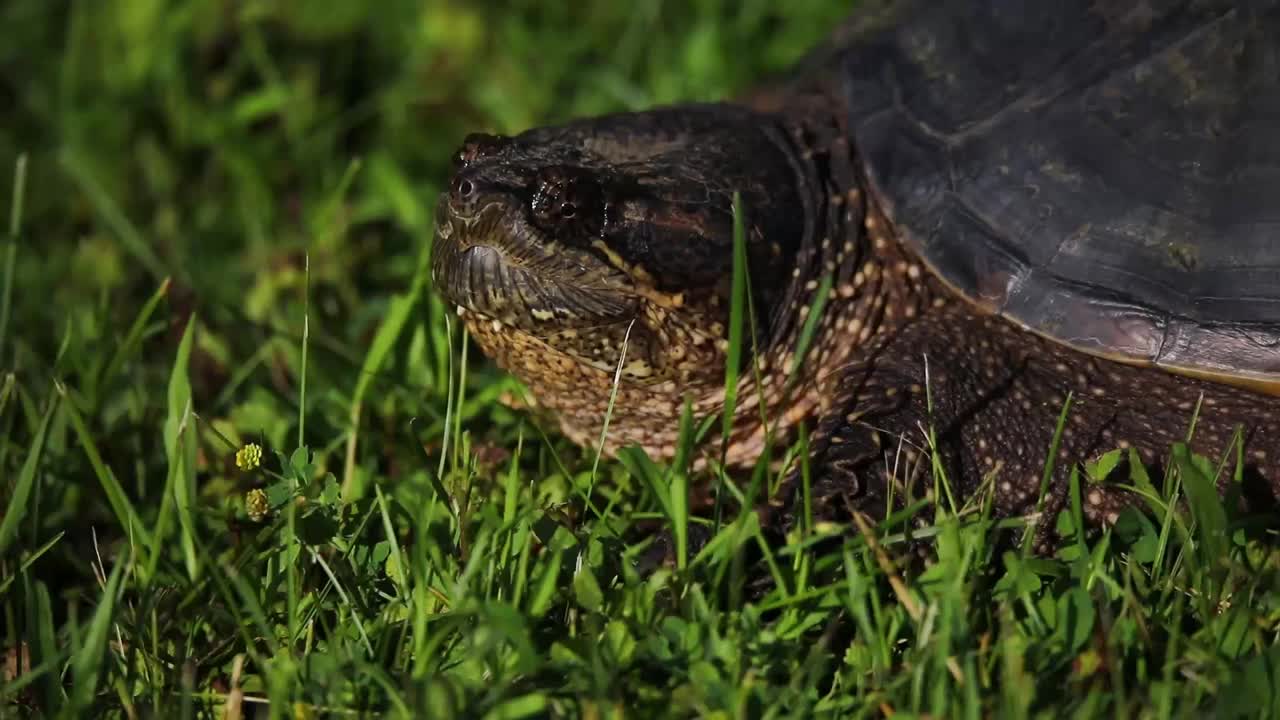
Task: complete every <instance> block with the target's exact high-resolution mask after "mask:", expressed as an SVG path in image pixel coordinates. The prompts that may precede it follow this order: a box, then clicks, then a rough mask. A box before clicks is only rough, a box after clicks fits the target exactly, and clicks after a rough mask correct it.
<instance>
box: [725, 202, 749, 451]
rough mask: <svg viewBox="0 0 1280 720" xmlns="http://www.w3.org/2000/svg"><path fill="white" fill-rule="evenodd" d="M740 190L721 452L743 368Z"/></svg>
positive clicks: (744, 302)
mask: <svg viewBox="0 0 1280 720" xmlns="http://www.w3.org/2000/svg"><path fill="white" fill-rule="evenodd" d="M746 212H747V211H746V208H744V207H743V206H742V193H740V192H738V191H737V190H735V191H734V192H733V272H732V278H731V280H730V284H729V288H730V289H729V349H728V353H727V354H726V356H725V365H724V409H723V410H722V411H721V412H722V418H721V431H720V445H721V448H720V453H721V457H722V459H723V455H724V452H725V451H726V450H727V449H728V446H729V434H730V433H731V432H732V431H733V420H734V412H735V411H736V410H737V406H738V375H739V373H740V372H741V370H742V353H743V348H742V331H743V326H744V323H743V318H744V315H745V313H746V308H747V297H746V295H747V272H748V268H747V231H746Z"/></svg>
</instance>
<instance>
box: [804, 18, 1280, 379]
mask: <svg viewBox="0 0 1280 720" xmlns="http://www.w3.org/2000/svg"><path fill="white" fill-rule="evenodd" d="M838 45H839V46H840V47H839V49H838V52H837V53H836V55H835V61H836V62H838V63H839V65H838V69H837V70H836V71H835V78H834V79H835V80H836V82H837V84H838V85H840V86H841V88H842V96H843V99H844V101H845V102H846V103H847V107H848V119H849V123H850V125H849V130H850V132H851V133H852V134H853V136H854V138H855V139H856V142H857V147H858V148H859V152H860V153H861V158H862V162H863V163H864V164H865V171H866V174H867V176H868V177H867V181H868V183H869V184H870V186H871V190H872V194H873V195H874V196H876V197H877V198H878V200H879V201H880V202H881V203H882V206H883V210H884V211H885V213H886V214H887V215H888V217H889V219H890V220H891V221H892V222H893V223H894V225H895V226H896V228H897V229H898V231H899V233H900V235H901V236H902V239H903V241H904V242H906V243H907V244H908V245H909V246H910V247H911V248H913V249H914V250H915V251H916V252H917V253H919V254H920V255H921V256H922V258H923V259H924V260H925V262H926V263H927V264H928V265H929V266H930V267H931V268H932V269H933V270H934V272H935V273H936V274H937V275H938V276H940V277H941V278H942V279H943V280H944V281H945V282H946V283H947V284H948V285H950V286H951V287H952V288H953V289H954V290H955V291H957V292H958V293H960V294H961V295H963V296H965V297H967V298H968V299H970V300H972V301H973V302H975V303H977V304H978V305H980V306H982V307H984V308H986V309H988V310H989V311H991V312H998V313H1001V314H1003V315H1004V316H1006V317H1008V318H1009V319H1011V320H1013V321H1015V322H1017V323H1019V324H1020V325H1022V326H1024V327H1026V328H1028V329H1031V330H1033V331H1035V332H1038V333H1040V334H1042V335H1045V336H1047V337H1050V338H1053V339H1055V340H1057V341H1060V342H1063V343H1066V344H1068V345H1070V346H1072V347H1075V348H1078V349H1080V350H1083V351H1086V352H1091V353H1095V354H1099V355H1104V356H1107V357H1112V358H1115V359H1121V360H1127V361H1131V362H1137V363H1153V364H1156V365H1159V366H1163V367H1166V368H1169V369H1173V370H1178V371H1182V372H1186V373H1190V374H1195V375H1201V376H1210V377H1214V378H1217V379H1220V380H1227V381H1234V382H1237V383H1242V384H1249V385H1254V386H1258V387H1263V388H1271V389H1274V388H1277V387H1280V11H1277V9H1276V7H1275V3H1274V2H1270V3H1268V4H1266V5H1261V4H1252V5H1250V4H1246V3H1237V2H1192V1H1184V2H1168V1H1163V2H1162V1H1161V0H1115V1H1108V0H1098V1H1097V2H1093V3H1086V2H1082V1H1074V0H1073V1H1070V2H1045V1H1044V0H985V1H976V0H973V1H967V2H962V1H960V0H920V1H919V2H910V1H907V2H895V3H878V4H877V3H871V7H868V8H865V12H864V13H863V14H861V15H860V16H858V17H857V18H856V19H855V20H854V21H853V22H851V23H850V24H849V25H848V26H847V27H845V28H844V29H843V30H842V34H841V36H840V38H839V40H838ZM828 69H829V70H830V66H828Z"/></svg>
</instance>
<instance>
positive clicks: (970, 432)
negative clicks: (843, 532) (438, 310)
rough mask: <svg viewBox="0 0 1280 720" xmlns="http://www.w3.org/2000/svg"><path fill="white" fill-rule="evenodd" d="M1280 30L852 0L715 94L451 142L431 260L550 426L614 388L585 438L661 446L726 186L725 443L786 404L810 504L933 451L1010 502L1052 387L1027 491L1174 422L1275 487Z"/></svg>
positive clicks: (721, 268)
mask: <svg viewBox="0 0 1280 720" xmlns="http://www.w3.org/2000/svg"><path fill="white" fill-rule="evenodd" d="M1276 38H1280V11H1277V9H1276V8H1275V6H1274V4H1269V5H1245V4H1240V3H1237V2H1214V1H1210V0H1199V1H1192V0H1185V1H1175V0H1098V1H1097V2H1093V3H1076V2H1067V3H1045V2H1042V1H1041V0H998V1H996V2H978V1H976V0H974V1H970V2H965V1H961V0H946V1H942V0H918V1H911V0H899V1H897V2H878V3H869V4H868V6H867V7H865V8H864V9H863V10H861V11H860V12H859V13H858V14H857V15H856V16H855V17H854V18H852V19H851V20H850V21H848V22H847V23H845V24H844V25H843V26H842V27H840V28H839V29H838V30H837V32H836V33H835V35H834V36H833V38H832V39H831V40H829V41H828V42H827V43H826V44H824V45H823V46H821V47H820V48H819V49H817V50H815V51H814V52H812V53H811V54H810V55H809V56H808V57H807V58H806V59H805V60H803V61H802V62H801V63H800V65H799V67H798V69H797V70H796V71H795V72H794V73H793V74H791V75H790V76H788V77H786V78H784V79H783V80H781V81H779V82H776V83H774V84H771V85H769V86H767V87H765V88H762V89H760V90H758V91H755V92H752V93H750V94H748V95H747V96H746V97H744V98H741V99H739V100H738V101H735V102H726V103H717V104H690V105H681V106H674V107H663V108H658V109H654V110H650V111H647V112H638V113H624V114H616V115H609V116H605V117H598V118H593V119H584V120H579V121H575V122H570V123H568V124H565V125H561V126H557V127H542V128H537V129H533V130H529V131H527V132H524V133H522V134H520V135H516V136H514V137H498V136H491V135H480V134H477V135H472V136H469V137H468V138H467V139H466V141H465V142H464V145H463V147H462V148H461V150H459V152H458V154H457V156H456V158H455V172H454V175H453V177H452V179H451V183H450V185H449V188H448V190H447V191H446V192H444V193H443V194H442V195H441V197H440V199H439V204H438V207H437V210H436V238H435V247H434V257H433V266H432V269H433V276H434V279H435V283H436V286H437V288H438V290H439V292H440V293H442V294H443V295H444V297H446V298H447V299H448V300H449V301H450V302H451V303H453V304H456V305H457V307H458V312H459V314H461V315H462V317H463V318H464V320H465V324H466V326H467V327H468V329H469V330H470V332H471V333H472V334H473V336H474V337H475V338H476V340H477V341H478V342H479V344H480V346H481V347H482V349H483V350H484V351H485V352H486V353H487V354H489V355H490V356H492V357H493V358H495V359H496V360H497V362H498V363H499V364H500V365H502V366H503V367H505V368H507V369H508V370H510V371H511V372H513V373H514V374H516V375H517V376H518V377H520V378H521V379H523V380H524V382H525V383H526V384H527V385H528V387H529V388H530V390H531V391H532V392H533V393H534V395H535V396H536V398H537V400H538V401H539V403H540V404H541V405H543V406H545V407H547V408H549V409H550V410H551V411H553V412H554V413H555V415H556V416H557V417H558V418H559V422H560V425H561V428H562V429H563V431H564V433H565V434H566V435H568V436H569V437H570V438H572V439H573V440H575V441H577V442H579V443H584V444H589V443H594V442H596V441H597V439H598V438H599V435H600V432H601V427H602V424H603V423H604V421H605V415H606V409H607V407H608V406H609V404H610V395H611V392H613V391H614V386H615V381H616V393H617V396H616V400H615V402H614V403H613V408H612V415H611V420H610V424H609V429H608V440H607V442H606V450H607V451H610V452H612V451H614V450H616V449H617V448H619V447H621V446H625V445H630V444H637V445H640V446H643V447H644V448H645V449H647V450H648V452H649V453H650V454H652V455H656V456H665V457H671V456H672V455H673V454H674V452H675V449H676V445H677V436H678V427H679V424H680V423H679V420H680V417H681V413H682V410H683V408H684V407H685V405H686V403H687V404H688V405H689V406H690V407H691V409H692V411H693V413H694V415H695V416H707V415H711V414H714V413H717V412H719V411H720V410H721V409H722V407H723V404H724V399H725V392H724V381H725V362H726V355H727V352H728V330H727V328H728V327H729V313H730V305H731V302H730V296H731V284H732V283H731V278H732V275H733V266H734V263H733V257H734V239H733V238H734V208H733V197H734V192H735V191H736V192H738V193H740V197H741V199H742V207H743V217H744V225H745V250H746V259H747V266H748V267H749V279H750V282H749V286H750V301H751V302H750V307H751V308H752V310H753V314H752V316H751V318H750V320H751V321H752V322H753V323H754V336H753V337H754V339H755V342H754V345H753V346H752V347H753V348H754V355H752V357H751V360H750V362H751V363H752V365H753V367H754V369H752V368H746V369H744V372H742V373H741V380H740V382H739V387H738V393H737V397H738V404H737V411H736V414H735V424H734V426H733V431H732V434H731V438H730V443H729V445H728V447H727V449H726V450H724V455H723V457H724V458H725V460H726V462H727V463H728V465H730V466H743V465H748V464H751V463H753V462H755V461H756V460H757V458H758V457H759V456H760V454H761V452H762V449H763V448H764V446H765V444H766V442H767V441H769V440H772V441H778V442H780V441H785V440H786V439H788V438H790V437H793V436H794V435H795V432H796V429H797V428H798V426H799V425H800V424H801V423H807V424H808V426H809V427H810V428H812V429H813V434H812V440H811V442H810V445H809V448H810V456H809V463H810V468H811V473H812V477H813V478H814V488H815V490H814V496H815V498H816V499H817V500H818V501H819V502H820V503H825V507H828V508H829V509H832V510H838V509H839V508H842V507H848V506H849V505H852V506H853V507H868V508H872V507H876V506H877V505H879V506H883V503H884V502H886V501H887V500H888V498H890V497H902V496H904V495H906V494H908V492H909V491H910V490H911V488H910V484H911V483H912V482H913V481H916V480H917V479H919V478H921V477H922V476H923V477H928V466H929V461H928V458H927V456H926V452H925V451H926V449H927V450H928V451H929V452H936V454H937V456H938V457H939V458H940V459H941V461H942V463H943V465H944V468H945V470H946V471H947V472H948V474H949V477H950V479H951V482H952V488H953V490H954V491H955V492H958V493H959V494H961V495H966V494H972V493H975V492H977V491H978V489H979V488H980V487H981V486H982V485H983V483H984V482H987V481H988V480H989V481H990V482H992V486H991V487H992V492H993V502H994V507H995V509H996V511H997V512H998V513H1001V514H1012V513H1022V512H1026V511H1028V510H1029V509H1031V508H1032V507H1034V505H1035V503H1036V500H1037V498H1038V493H1039V488H1040V482H1041V474H1042V472H1043V468H1044V467H1045V466H1046V462H1047V461H1048V460H1049V458H1048V457H1047V455H1048V453H1049V452H1051V450H1050V448H1051V446H1052V444H1053V439H1054V435H1055V429H1056V427H1057V425H1058V419H1059V415H1060V413H1061V411H1062V410H1063V408H1064V404H1066V403H1068V399H1069V398H1070V403H1069V412H1068V414H1067V417H1066V420H1065V423H1064V426H1063V429H1062V431H1061V436H1060V445H1059V446H1058V457H1056V458H1053V461H1054V464H1055V471H1054V482H1052V483H1051V486H1050V493H1049V496H1048V503H1049V505H1048V508H1047V509H1048V510H1050V511H1053V510H1054V509H1055V508H1060V507H1062V506H1063V503H1064V501H1065V498H1066V496H1067V492H1066V488H1067V486H1068V483H1067V482H1066V479H1067V478H1068V477H1069V473H1070V471H1071V469H1072V467H1073V466H1075V465H1077V464H1079V463H1082V462H1086V461H1089V460H1090V459H1092V458H1095V457H1097V456H1098V455H1100V454H1101V453H1103V452H1105V451H1108V450H1111V449H1114V448H1132V449H1133V450H1134V451H1135V452H1136V453H1137V455H1138V457H1140V458H1141V460H1142V461H1144V462H1145V463H1149V464H1152V465H1159V464H1160V463H1161V462H1162V459H1163V458H1164V457H1165V456H1166V454H1167V453H1168V451H1169V449H1170V447H1171V446H1172V445H1173V444H1174V443H1176V442H1178V441H1180V440H1182V439H1184V438H1185V437H1187V436H1188V434H1189V433H1191V437H1192V440H1191V446H1192V449H1194V450H1195V451H1197V452H1199V453H1202V454H1205V455H1207V456H1209V457H1211V458H1215V459H1219V460H1221V461H1222V462H1223V463H1225V464H1226V465H1225V466H1226V467H1227V468H1229V469H1228V471H1227V472H1223V473H1221V475H1222V477H1224V478H1229V477H1230V476H1231V475H1232V471H1231V470H1232V469H1234V468H1235V467H1236V463H1237V459H1238V458H1239V459H1242V460H1243V465H1244V473H1245V477H1246V479H1247V480H1248V482H1247V483H1246V488H1245V490H1246V492H1245V493H1244V494H1245V496H1246V499H1248V500H1250V501H1252V502H1257V503H1260V504H1261V506H1262V507H1269V506H1270V505H1271V504H1272V503H1273V502H1274V499H1275V497H1276V496H1277V494H1278V493H1280V401H1278V400H1277V398H1276V397H1274V395H1275V394H1276V391H1277V390H1280V43H1277V41H1276ZM749 337H751V336H749ZM802 337H804V338H811V340H807V341H806V342H803V343H802V342H801V339H802ZM761 405H763V407H761ZM1193 415H1194V416H1195V418H1196V419H1195V424H1194V430H1193V431H1192V428H1191V423H1192V420H1193ZM929 429H932V431H933V437H932V440H930V439H929V435H928V431H929ZM931 443H932V445H931ZM710 450H711V451H712V452H715V453H717V454H718V453H719V452H720V448H719V447H716V448H712V449H710ZM922 470H924V472H923V473H922V472H921V471H922ZM1220 482H1223V483H1225V482H1229V480H1223V481H1220ZM920 485H921V486H923V487H924V488H925V489H927V487H928V486H930V485H931V483H928V482H924V483H920ZM918 489H919V488H917V490H918ZM1224 489H1225V488H1224ZM783 500H785V497H784V498H783ZM1084 500H1085V502H1084V509H1085V513H1086V517H1087V519H1088V520H1089V521H1090V522H1091V523H1105V522H1108V521H1113V520H1114V519H1115V517H1116V515H1117V513H1118V511H1119V510H1120V509H1121V508H1122V507H1123V506H1125V505H1126V504H1129V503H1131V502H1134V498H1133V496H1132V495H1130V494H1128V493H1126V492H1124V491H1121V490H1119V489H1117V488H1114V487H1110V486H1108V485H1105V484H1103V485H1095V486H1089V487H1088V488H1087V489H1086V497H1085V498H1084ZM820 509H821V508H820Z"/></svg>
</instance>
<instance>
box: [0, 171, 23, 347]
mask: <svg viewBox="0 0 1280 720" xmlns="http://www.w3.org/2000/svg"><path fill="white" fill-rule="evenodd" d="M26 187H27V156H26V155H19V156H18V161H17V162H16V163H14V168H13V201H12V202H11V203H10V205H9V242H7V243H5V248H4V265H3V267H2V268H0V363H3V362H4V344H5V339H6V338H8V337H9V309H10V303H11V302H12V300H13V268H14V265H15V264H17V262H18V237H19V235H21V233H22V206H23V204H24V200H25V194H26Z"/></svg>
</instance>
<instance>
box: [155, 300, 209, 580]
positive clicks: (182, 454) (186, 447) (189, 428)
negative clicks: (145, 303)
mask: <svg viewBox="0 0 1280 720" xmlns="http://www.w3.org/2000/svg"><path fill="white" fill-rule="evenodd" d="M196 325H197V321H196V316H195V315H194V314H193V315H191V316H190V317H188V318H187V326H186V329H185V330H184V331H183V333H182V340H181V342H179V343H178V352H177V355H176V356H175V358H174V361H173V369H172V370H171V371H170V373H169V393H168V401H169V412H168V415H167V416H166V418H165V422H164V447H165V452H166V453H167V455H168V460H169V476H170V480H169V482H167V483H166V484H168V485H169V486H170V487H171V488H172V491H173V504H174V509H175V510H176V512H177V515H178V528H179V538H178V539H179V544H180V546H181V548H182V555H183V558H184V560H185V562H186V566H187V573H188V575H189V576H190V578H191V579H192V580H195V579H196V578H198V577H199V576H200V559H199V556H198V555H197V554H196V541H195V533H196V526H195V519H194V515H193V512H194V510H195V503H196V489H195V483H196V452H197V440H196V432H195V417H194V415H193V414H192V408H191V379H190V378H189V377H188V367H189V365H190V362H191V347H192V344H193V342H194V339H195V332H196ZM160 541H161V538H159V537H157V538H156V542H157V543H160Z"/></svg>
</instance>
